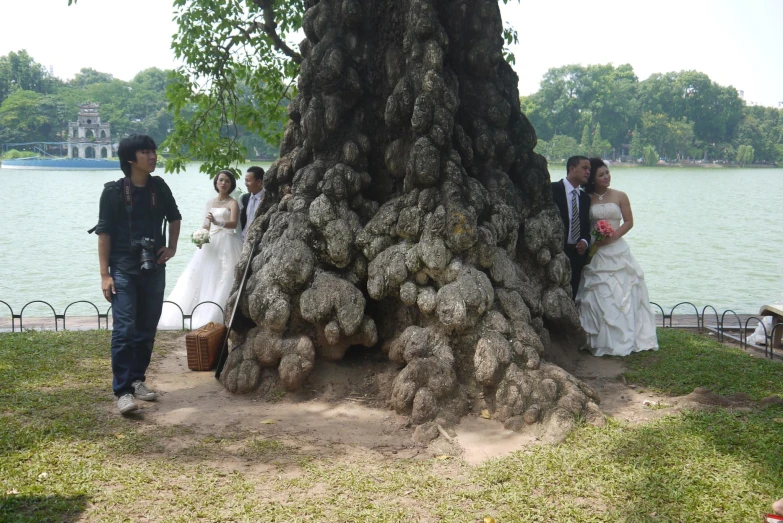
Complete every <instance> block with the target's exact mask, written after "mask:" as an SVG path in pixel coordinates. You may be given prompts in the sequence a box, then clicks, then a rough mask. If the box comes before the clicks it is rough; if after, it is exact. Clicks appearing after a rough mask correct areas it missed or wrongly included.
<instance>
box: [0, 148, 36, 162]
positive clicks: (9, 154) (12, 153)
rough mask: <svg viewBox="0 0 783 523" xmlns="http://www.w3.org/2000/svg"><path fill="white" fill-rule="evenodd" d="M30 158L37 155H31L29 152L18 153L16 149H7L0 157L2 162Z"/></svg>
mask: <svg viewBox="0 0 783 523" xmlns="http://www.w3.org/2000/svg"><path fill="white" fill-rule="evenodd" d="M31 156H38V154H33V153H31V152H30V151H18V150H16V149H8V150H7V151H6V152H4V153H3V154H2V155H0V158H2V159H3V160H16V159H17V158H29V157H31Z"/></svg>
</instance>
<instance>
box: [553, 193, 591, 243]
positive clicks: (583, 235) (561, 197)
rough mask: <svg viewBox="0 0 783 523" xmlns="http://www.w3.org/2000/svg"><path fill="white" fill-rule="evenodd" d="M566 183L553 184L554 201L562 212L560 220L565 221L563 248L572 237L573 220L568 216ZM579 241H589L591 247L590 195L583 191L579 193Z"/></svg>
mask: <svg viewBox="0 0 783 523" xmlns="http://www.w3.org/2000/svg"><path fill="white" fill-rule="evenodd" d="M564 183H565V181H564V180H560V181H557V182H552V199H553V200H554V201H555V205H557V208H558V210H560V218H561V219H562V220H563V231H564V232H565V236H563V246H565V244H566V243H568V237H569V235H570V231H569V229H570V227H569V226H570V224H571V218H570V216H568V203H567V202H566V189H565V185H564ZM579 228H580V231H579V239H580V240H581V239H584V240H585V241H587V245H590V195H589V194H587V193H586V192H584V191H582V192H580V193H579Z"/></svg>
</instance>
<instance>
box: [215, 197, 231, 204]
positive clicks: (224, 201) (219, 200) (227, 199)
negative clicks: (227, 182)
mask: <svg viewBox="0 0 783 523" xmlns="http://www.w3.org/2000/svg"><path fill="white" fill-rule="evenodd" d="M230 199H231V196H229V197H227V198H226V199H225V200H221V199H220V197H219V196H218V201H217V202H218V203H226V202H227V201H229V200H230Z"/></svg>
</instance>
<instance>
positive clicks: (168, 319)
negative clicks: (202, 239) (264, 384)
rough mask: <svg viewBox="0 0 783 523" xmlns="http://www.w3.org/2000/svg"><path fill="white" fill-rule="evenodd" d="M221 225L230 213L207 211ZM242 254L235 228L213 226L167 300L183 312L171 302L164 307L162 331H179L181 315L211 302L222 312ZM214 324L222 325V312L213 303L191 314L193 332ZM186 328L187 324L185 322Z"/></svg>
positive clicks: (159, 326)
mask: <svg viewBox="0 0 783 523" xmlns="http://www.w3.org/2000/svg"><path fill="white" fill-rule="evenodd" d="M209 211H210V212H211V213H212V215H213V216H214V217H215V219H216V220H217V221H219V222H220V223H225V222H226V221H228V220H229V219H230V218H231V211H230V210H229V209H224V208H222V207H212V208H210V209H209ZM240 254H242V240H241V238H240V237H239V235H237V234H236V232H235V229H226V228H224V227H222V226H220V225H217V224H215V223H212V224H211V225H210V227H209V243H206V244H204V245H203V246H202V247H201V249H196V252H195V253H193V258H191V259H190V262H188V265H187V266H186V267H185V270H184V271H183V272H182V275H181V276H180V277H179V279H178V280H177V284H176V285H175V286H174V290H173V291H171V294H169V297H168V298H167V301H172V302H174V303H176V304H177V305H179V306H180V308H181V309H182V312H180V310H179V309H177V307H175V306H174V305H172V304H170V303H164V304H163V312H162V313H161V316H160V321H159V322H158V328H161V329H181V328H182V315H183V314H191V311H193V308H194V307H196V306H197V305H198V304H199V303H202V302H207V301H210V302H214V303H217V304H218V305H220V307H221V308H222V309H223V310H225V308H226V300H228V294H229V293H230V292H231V287H232V286H233V284H234V267H235V266H236V264H237V261H238V260H239V255H240ZM211 321H214V322H217V323H224V319H223V313H222V312H221V311H220V309H218V308H217V307H216V306H215V305H213V304H212V303H204V304H203V305H201V306H199V307H198V308H196V311H195V313H193V318H192V326H193V328H194V329H197V328H199V327H202V326H204V325H206V324H207V323H209V322H211ZM185 326H186V327H187V326H188V322H187V321H186V322H185Z"/></svg>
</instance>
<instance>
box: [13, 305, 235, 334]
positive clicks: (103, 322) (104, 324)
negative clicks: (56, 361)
mask: <svg viewBox="0 0 783 523" xmlns="http://www.w3.org/2000/svg"><path fill="white" fill-rule="evenodd" d="M34 303H41V304H43V305H46V307H48V308H49V309H50V310H51V311H52V316H51V317H52V319H53V320H54V330H55V331H59V330H60V325H61V324H62V330H68V329H67V327H66V317H67V316H68V309H70V308H71V307H72V306H73V305H76V304H79V303H85V304H89V305H92V308H94V309H95V318H96V320H97V326H98V329H108V328H109V314H110V313H111V305H110V306H109V308H108V309H106V312H104V313H102V312H101V311H100V309H98V306H97V305H95V304H94V303H93V302H91V301H88V300H78V301H74V302H71V303H69V304H68V305H67V306H66V307H65V309H64V310H63V312H62V314H57V312H56V311H55V310H54V307H53V306H52V305H51V304H50V303H49V302H46V301H44V300H33V301H29V302H27V303H25V304H24V305H23V306H22V309H21V310H20V311H19V313H18V314H16V313H14V310H13V308H12V307H11V306H10V305H9V304H8V303H7V302H5V301H3V300H0V305H4V306H5V307H6V308H7V309H8V311H9V312H10V313H11V314H10V318H11V332H16V330H17V324H18V329H19V331H22V330H24V311H25V309H27V307H28V306H30V305H33V304H34ZM166 303H170V304H171V305H174V306H175V307H176V308H177V310H179V312H180V314H181V315H182V330H185V329H186V327H185V320H187V321H188V326H187V330H192V329H193V313H195V312H196V310H197V309H198V308H199V307H201V306H203V305H214V306H215V307H217V308H218V309H219V310H220V314H221V316H222V315H223V314H224V311H223V307H221V306H220V304H218V303H215V302H214V301H202V302H200V303H197V304H196V306H195V307H193V310H192V311H190V314H185V312H184V311H183V310H182V307H180V306H179V305H178V304H176V303H174V302H173V301H168V300H164V301H163V304H164V305H165V304H166ZM0 310H2V309H0ZM78 317H79V318H84V317H85V315H84V314H82V315H79V316H78ZM87 317H92V315H89V316H87ZM0 319H2V314H0Z"/></svg>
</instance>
